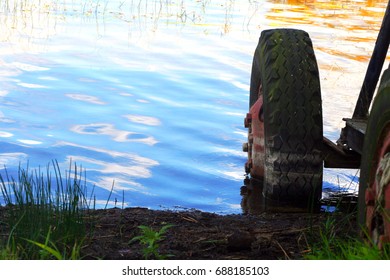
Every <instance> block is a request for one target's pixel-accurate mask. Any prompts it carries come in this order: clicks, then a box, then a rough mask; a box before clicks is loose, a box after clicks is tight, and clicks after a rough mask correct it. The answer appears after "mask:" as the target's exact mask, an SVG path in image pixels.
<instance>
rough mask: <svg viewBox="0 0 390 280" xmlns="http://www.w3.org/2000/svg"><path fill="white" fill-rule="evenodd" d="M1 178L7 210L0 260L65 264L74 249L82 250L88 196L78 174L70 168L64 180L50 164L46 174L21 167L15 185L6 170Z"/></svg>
mask: <svg viewBox="0 0 390 280" xmlns="http://www.w3.org/2000/svg"><path fill="white" fill-rule="evenodd" d="M4 172H5V174H4V175H3V174H0V189H1V194H2V197H3V201H4V204H5V210H6V211H4V213H5V214H4V215H2V221H1V223H2V224H4V226H3V227H2V228H3V231H4V232H3V233H2V235H1V237H2V239H1V240H0V258H4V255H5V256H7V255H8V257H9V258H19V259H40V258H53V257H54V258H58V256H59V255H58V254H60V256H61V259H67V258H72V256H73V257H74V256H75V255H77V253H75V248H81V244H82V242H83V241H84V240H85V238H86V236H88V232H87V230H86V229H87V227H86V222H85V221H86V219H85V216H86V215H88V210H89V209H90V205H91V198H92V196H90V197H89V198H88V197H87V196H86V194H87V190H86V181H85V176H84V177H83V175H82V174H83V172H82V169H81V168H79V167H77V165H76V164H74V165H72V163H70V168H69V171H66V172H65V174H63V173H62V172H61V170H60V167H59V164H58V162H56V161H53V162H52V163H51V164H48V165H47V168H46V171H45V172H42V171H41V170H40V169H38V170H33V171H29V169H28V166H27V168H22V167H20V166H19V169H18V174H17V178H16V179H15V178H13V177H12V176H10V175H9V174H8V172H7V170H6V169H5V171H4ZM93 205H94V203H93ZM7 233H8V234H7ZM43 246H44V247H43ZM48 248H55V251H57V252H58V254H57V255H53V254H51V255H50V254H47V253H48V252H50V250H47V249H48ZM45 250H46V251H45Z"/></svg>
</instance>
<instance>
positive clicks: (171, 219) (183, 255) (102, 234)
mask: <svg viewBox="0 0 390 280" xmlns="http://www.w3.org/2000/svg"><path fill="white" fill-rule="evenodd" d="M330 215H331V216H330ZM329 217H332V219H333V220H335V221H336V222H335V223H334V224H333V226H334V231H335V232H334V233H335V234H339V235H344V236H347V235H349V234H352V235H354V234H356V222H355V220H356V219H355V218H354V217H353V216H350V219H349V221H348V222H347V223H346V222H345V215H344V214H342V213H341V214H335V213H332V214H329V213H318V214H310V213H262V214H259V215H217V214H214V213H207V212H200V211H165V210H164V211H158V210H149V209H145V208H126V209H115V208H114V209H107V210H94V211H93V212H92V213H90V215H89V219H90V221H91V223H90V224H91V232H92V234H91V236H90V238H88V241H87V242H86V243H85V246H84V247H83V249H82V255H83V256H85V258H86V259H143V258H144V257H143V254H142V249H143V248H144V247H143V246H142V245H141V244H140V243H139V242H129V241H130V240H131V239H132V238H134V237H135V236H138V235H140V234H141V231H140V229H139V228H138V226H140V225H144V226H148V227H151V228H153V229H154V230H156V231H158V230H160V229H161V228H162V227H163V226H164V225H167V224H170V225H173V227H171V228H169V229H168V230H167V232H166V233H165V239H164V240H162V241H160V242H159V249H158V251H159V254H160V255H163V256H167V258H168V259H180V260H187V259H219V260H225V259H268V260H273V259H303V258H304V257H305V255H307V254H308V253H310V251H311V250H312V244H313V242H317V243H318V240H319V239H318V236H319V232H320V231H321V230H322V231H323V228H324V225H325V223H326V221H329ZM337 219H339V220H343V222H340V225H342V226H338V225H337V223H338V222H337Z"/></svg>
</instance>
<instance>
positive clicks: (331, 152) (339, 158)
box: [323, 137, 361, 169]
mask: <svg viewBox="0 0 390 280" xmlns="http://www.w3.org/2000/svg"><path fill="white" fill-rule="evenodd" d="M323 143H324V145H323V156H324V167H326V168H353V169H358V168H360V160H361V155H360V154H359V153H357V152H355V151H354V150H350V149H344V147H342V146H340V145H336V144H335V143H333V142H332V141H331V140H329V139H328V138H326V137H324V139H323Z"/></svg>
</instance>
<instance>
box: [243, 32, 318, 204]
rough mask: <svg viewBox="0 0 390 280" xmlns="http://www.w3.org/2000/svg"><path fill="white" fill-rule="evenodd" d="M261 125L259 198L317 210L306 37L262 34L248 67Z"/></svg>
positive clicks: (311, 70)
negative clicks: (260, 181) (262, 131)
mask: <svg viewBox="0 0 390 280" xmlns="http://www.w3.org/2000/svg"><path fill="white" fill-rule="evenodd" d="M259 89H260V92H261V93H260V94H261V95H263V105H262V106H263V107H262V109H261V110H260V111H261V114H262V115H261V116H259V118H261V119H262V121H263V122H264V154H265V155H264V158H265V161H264V186H263V195H264V196H265V197H266V198H268V199H270V200H271V201H274V202H277V203H278V204H279V205H280V204H284V203H286V204H288V205H294V206H303V207H312V206H314V207H317V206H319V201H320V199H321V193H322V172H323V158H322V152H321V151H322V142H323V128H322V107H321V90H320V81H319V72H318V66H317V61H316V58H315V54H314V50H313V46H312V43H311V40H310V38H309V35H308V34H307V33H306V32H305V31H302V30H296V29H271V30H266V31H263V32H262V33H261V36H260V40H259V44H258V47H257V49H256V51H255V56H254V60H253V66H252V77H251V89H250V100H249V105H250V107H251V106H252V105H253V104H254V103H255V102H256V100H257V99H258V95H259Z"/></svg>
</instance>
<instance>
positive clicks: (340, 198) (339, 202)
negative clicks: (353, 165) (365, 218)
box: [240, 177, 358, 215]
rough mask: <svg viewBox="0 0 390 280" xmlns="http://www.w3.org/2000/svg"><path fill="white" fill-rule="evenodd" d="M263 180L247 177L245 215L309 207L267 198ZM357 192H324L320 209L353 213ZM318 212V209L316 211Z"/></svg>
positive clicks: (302, 211)
mask: <svg viewBox="0 0 390 280" xmlns="http://www.w3.org/2000/svg"><path fill="white" fill-rule="evenodd" d="M263 183H264V182H263V180H259V179H255V178H249V177H247V178H245V180H244V185H243V186H242V187H241V189H240V195H241V197H242V199H241V208H242V213H243V214H245V215H259V214H262V213H287V212H288V213H304V212H308V208H307V207H305V206H304V205H299V206H295V205H293V203H291V204H286V203H281V202H278V201H273V200H270V199H267V198H266V197H265V196H264V194H263ZM357 199H358V196H357V193H351V192H348V191H331V192H327V193H325V194H324V193H323V197H322V199H321V200H320V205H319V208H318V210H319V211H321V212H343V213H351V212H354V211H356V210H357ZM316 212H318V211H316Z"/></svg>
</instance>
